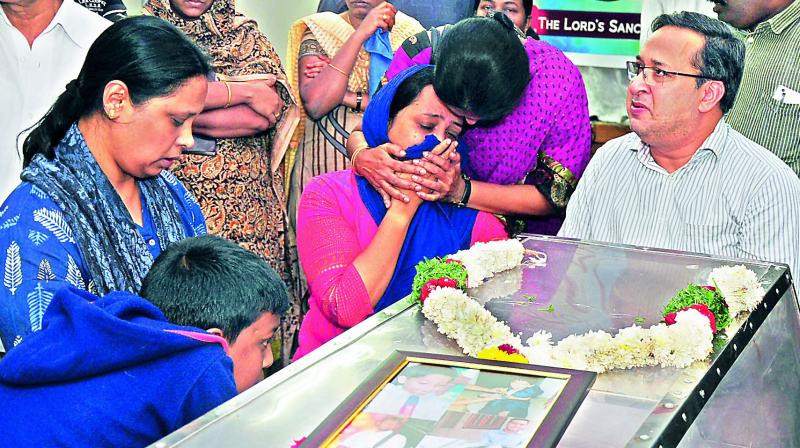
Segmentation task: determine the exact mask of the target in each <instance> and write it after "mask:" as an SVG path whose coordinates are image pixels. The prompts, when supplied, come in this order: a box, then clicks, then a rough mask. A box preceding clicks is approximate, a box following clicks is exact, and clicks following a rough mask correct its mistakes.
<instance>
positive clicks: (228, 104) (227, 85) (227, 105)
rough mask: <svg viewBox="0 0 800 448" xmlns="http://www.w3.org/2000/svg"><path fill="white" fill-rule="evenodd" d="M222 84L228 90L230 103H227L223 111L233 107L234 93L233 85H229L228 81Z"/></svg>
mask: <svg viewBox="0 0 800 448" xmlns="http://www.w3.org/2000/svg"><path fill="white" fill-rule="evenodd" d="M221 82H222V83H223V84H225V88H226V89H228V102H227V103H225V106H223V107H222V108H223V109H227V108H229V107H231V99H233V92H232V91H231V85H230V84H228V81H221Z"/></svg>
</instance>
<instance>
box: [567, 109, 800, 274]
mask: <svg viewBox="0 0 800 448" xmlns="http://www.w3.org/2000/svg"><path fill="white" fill-rule="evenodd" d="M558 234H559V235H560V236H566V237H572V238H580V239H585V240H595V241H603V242H608V243H619V244H633V245H637V246H649V247H657V248H662V249H673V250H681V251H688V252H700V253H705V254H711V255H717V256H722V257H733V258H749V259H756V260H762V261H770V262H778V263H785V264H788V265H789V267H790V268H791V271H792V274H794V275H793V277H795V285H797V284H798V283H797V280H796V278H799V277H797V275H798V272H800V179H798V177H797V176H796V175H795V174H794V172H793V171H792V170H791V168H789V167H788V166H787V165H786V164H785V163H783V162H782V161H781V160H780V159H779V158H778V157H777V156H775V155H774V154H772V153H771V152H769V151H768V150H767V149H766V148H764V147H763V146H759V145H758V144H756V143H755V142H753V141H752V140H749V139H747V138H746V137H745V136H743V135H742V134H740V133H738V132H736V131H735V130H734V129H733V128H731V127H730V126H729V125H728V124H726V123H725V121H724V120H720V122H719V123H718V124H717V127H716V128H715V130H714V132H713V133H712V134H711V135H710V136H709V137H708V138H707V139H706V141H705V142H704V143H703V144H702V145H701V146H700V149H698V150H697V152H696V153H695V154H694V156H693V157H692V159H691V160H689V162H688V163H687V164H686V165H684V166H683V167H681V168H680V169H678V170H677V171H675V172H673V173H668V172H667V171H666V170H664V168H662V167H661V166H660V165H658V163H656V162H655V160H654V159H653V156H652V155H651V154H650V147H649V146H648V145H646V144H644V143H643V142H642V140H641V139H640V138H639V137H638V136H637V135H636V134H634V133H630V134H628V135H625V136H623V137H620V138H617V139H614V140H611V141H610V142H608V143H606V144H605V145H603V146H602V147H601V148H600V149H598V150H597V154H595V156H594V157H593V158H592V160H591V162H589V166H588V167H587V168H586V171H585V172H584V174H583V177H582V178H581V180H580V182H578V187H577V188H576V189H575V193H573V194H572V198H570V201H569V206H567V217H566V219H565V220H564V225H563V226H562V227H561V230H560V231H559V233H558Z"/></svg>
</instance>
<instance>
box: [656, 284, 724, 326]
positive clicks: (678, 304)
mask: <svg viewBox="0 0 800 448" xmlns="http://www.w3.org/2000/svg"><path fill="white" fill-rule="evenodd" d="M695 304H703V305H705V306H707V307H708V309H709V310H711V312H712V313H714V317H716V318H717V330H718V331H722V330H724V329H726V328H728V325H730V324H731V314H730V312H729V311H728V304H727V303H725V298H724V297H722V294H720V293H719V291H712V290H710V289H707V288H704V287H702V286H698V285H693V284H689V285H688V286H687V287H686V288H683V289H681V290H680V291H678V293H677V294H676V295H675V297H673V298H671V299H670V300H669V302H668V303H667V306H665V307H664V311H663V312H662V315H663V316H666V315H667V314H670V313H675V312H677V311H679V310H682V309H684V308H686V307H688V306H691V305H695Z"/></svg>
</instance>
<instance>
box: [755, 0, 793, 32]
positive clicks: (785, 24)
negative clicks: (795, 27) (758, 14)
mask: <svg viewBox="0 0 800 448" xmlns="http://www.w3.org/2000/svg"><path fill="white" fill-rule="evenodd" d="M798 20H800V0H795V1H793V2H792V3H791V4H790V5H789V6H787V7H786V9H784V10H783V11H781V12H779V13H778V14H775V17H773V18H771V19H769V20H767V21H766V22H765V23H760V24H758V26H756V30H759V28H761V27H764V26H769V27H770V28H772V31H773V32H774V33H775V34H781V33H783V32H784V31H785V30H786V28H789V27H790V26H791V25H792V24H793V23H795V22H797V21H798Z"/></svg>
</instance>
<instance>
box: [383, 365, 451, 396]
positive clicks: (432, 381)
mask: <svg viewBox="0 0 800 448" xmlns="http://www.w3.org/2000/svg"><path fill="white" fill-rule="evenodd" d="M457 376H458V372H456V371H455V369H453V368H451V367H438V366H423V365H419V364H410V365H409V366H408V367H406V368H405V369H403V371H402V372H401V374H400V375H398V376H397V382H398V383H400V384H402V385H403V389H404V390H405V391H406V392H408V393H410V394H413V395H427V394H440V393H442V392H444V391H446V390H447V389H448V388H449V387H450V385H451V384H452V382H453V379H454V378H456V377H457Z"/></svg>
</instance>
